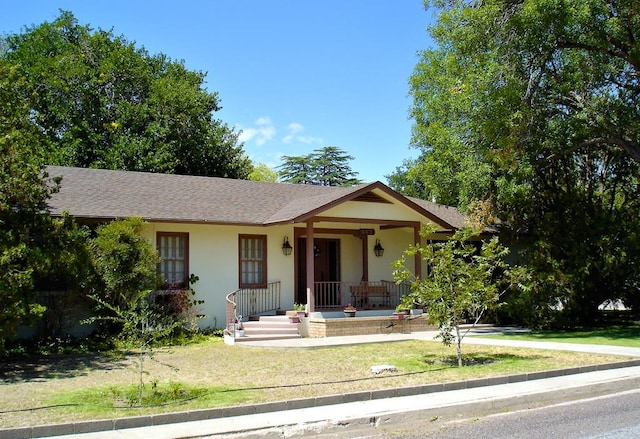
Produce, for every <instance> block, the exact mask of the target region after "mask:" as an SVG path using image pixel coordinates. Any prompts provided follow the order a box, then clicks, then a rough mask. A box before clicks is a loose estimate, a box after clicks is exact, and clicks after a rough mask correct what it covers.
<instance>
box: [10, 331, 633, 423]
mask: <svg viewBox="0 0 640 439" xmlns="http://www.w3.org/2000/svg"><path fill="white" fill-rule="evenodd" d="M464 355H465V359H466V363H467V364H469V366H466V367H463V368H458V367H456V366H455V361H454V359H455V351H454V349H453V348H446V347H444V346H442V345H441V344H440V343H436V342H425V341H406V342H394V343H375V344H369V345H357V346H345V347H335V348H328V349H318V350H290V351H287V350H267V349H245V348H240V347H232V346H227V345H225V344H224V343H222V341H221V340H220V339H211V340H209V341H207V342H204V343H200V344H197V345H191V346H181V347H175V348H171V349H164V350H161V351H156V352H155V360H157V361H150V360H149V359H147V360H145V362H144V374H143V380H144V382H145V387H146V386H151V385H152V384H154V383H155V385H157V386H169V387H173V388H184V389H197V391H196V392H195V393H193V394H192V393H189V394H187V393H185V396H187V395H195V396H193V397H191V398H190V396H187V400H185V401H175V402H173V403H170V404H163V405H159V406H154V407H145V408H130V407H128V405H127V404H123V403H122V401H121V396H120V397H118V396H117V395H118V392H119V391H121V390H122V389H125V388H129V390H130V388H131V387H132V386H134V387H135V386H136V385H137V383H138V382H139V379H140V375H139V373H140V369H139V367H138V361H139V359H138V358H137V357H136V356H127V357H122V358H113V357H112V358H106V357H98V356H95V357H94V356H78V357H58V358H44V359H42V360H40V361H38V362H36V363H33V362H32V363H18V362H16V363H5V364H0V377H1V378H2V379H3V381H2V384H1V385H0V394H2V398H1V401H0V427H15V426H29V425H36V424H38V425H40V424H48V423H58V422H69V421H71V420H82V419H96V418H111V417H123V416H135V415H140V414H147V413H161V412H170V411H179V410H192V409H198V408H207V407H220V406H229V405H235V404H248V403H259V402H266V401H276V400H283V399H291V398H303V397H312V396H319V395H330V394H339V393H346V392H352V391H360V390H374V389H383V388H391V387H403V386H413V385H421V384H428V383H436V382H447V381H458V380H466V379H473V378H483V377H489V376H498V375H506V374H512V373H522V372H530V371H539V370H549V369H557V368H563V367H571V366H577V365H586V364H596V363H603V362H611V361H620V360H621V358H620V357H615V356H607V355H592V354H579V353H573V352H557V351H542V350H533V349H519V348H512V347H491V346H473V345H466V346H465V349H464ZM377 364H392V365H395V366H396V367H397V369H398V371H397V372H396V373H383V374H381V375H373V374H372V373H371V372H370V368H371V366H373V365H377ZM167 365H171V367H167ZM120 395H121V393H120ZM119 398H120V399H119ZM189 398H190V399H189ZM45 407H46V408H45Z"/></svg>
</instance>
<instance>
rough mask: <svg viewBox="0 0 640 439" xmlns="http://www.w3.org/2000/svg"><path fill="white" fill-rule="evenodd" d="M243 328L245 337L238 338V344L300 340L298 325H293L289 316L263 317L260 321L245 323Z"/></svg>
mask: <svg viewBox="0 0 640 439" xmlns="http://www.w3.org/2000/svg"><path fill="white" fill-rule="evenodd" d="M243 326H244V336H243V337H236V338H235V341H236V342H242V341H257V340H261V341H262V340H282V339H290V338H300V332H299V331H298V323H291V322H290V321H289V318H288V317H287V316H282V315H280V316H261V317H260V320H257V321H255V320H250V321H248V322H244V323H243Z"/></svg>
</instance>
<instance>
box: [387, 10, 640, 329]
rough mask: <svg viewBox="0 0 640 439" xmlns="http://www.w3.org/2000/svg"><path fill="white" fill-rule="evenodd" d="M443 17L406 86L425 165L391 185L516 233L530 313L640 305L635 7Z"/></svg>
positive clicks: (581, 317) (586, 316)
mask: <svg viewBox="0 0 640 439" xmlns="http://www.w3.org/2000/svg"><path fill="white" fill-rule="evenodd" d="M427 5H428V6H435V7H437V8H439V15H438V20H437V22H436V24H435V25H434V26H433V27H432V28H431V35H432V36H433V39H434V41H435V42H436V44H437V46H436V48H434V49H430V50H425V51H423V52H422V53H421V57H420V61H419V62H418V64H417V65H416V67H415V70H414V73H413V74H412V76H411V78H410V87H411V95H412V96H413V107H412V111H411V115H412V117H413V119H414V121H415V124H414V128H413V133H412V143H413V145H414V146H416V147H417V148H420V149H421V152H422V154H421V156H420V158H419V159H418V160H416V161H415V162H414V163H412V162H409V163H408V164H407V166H405V167H404V168H400V169H398V170H397V171H396V173H395V174H393V175H392V178H391V181H392V183H394V182H397V184H398V185H403V186H404V187H407V188H410V189H411V190H415V189H416V188H417V189H419V190H421V191H422V196H424V197H427V198H435V199H436V200H437V201H441V202H445V203H447V204H456V205H459V206H461V207H462V208H466V207H467V206H468V205H469V204H470V203H471V202H472V201H474V200H479V199H480V200H481V199H484V200H488V201H490V202H491V203H493V205H494V207H495V211H496V213H497V214H498V216H499V217H500V218H501V219H502V220H503V221H504V224H507V225H510V226H511V227H512V231H514V232H516V231H517V232H519V233H520V235H522V232H525V234H526V236H527V238H528V241H527V245H526V250H527V255H528V257H529V261H530V262H531V263H532V264H534V265H535V266H536V267H537V269H538V275H539V277H540V278H541V279H543V280H545V282H546V285H547V288H546V289H545V290H544V294H541V295H540V296H539V297H538V298H537V300H539V302H542V303H537V304H536V306H543V305H547V306H548V305H549V304H554V305H555V304H557V303H558V301H559V302H560V303H562V304H563V305H564V310H565V315H567V316H572V317H573V319H574V321H576V320H577V321H583V322H587V321H591V320H592V319H593V318H594V316H595V310H596V308H597V305H598V304H599V303H600V302H601V301H602V300H604V299H615V298H624V299H625V302H626V303H628V304H631V305H636V306H637V304H638V302H639V300H638V298H637V296H638V294H639V286H640V277H639V275H638V270H637V263H636V262H635V261H636V260H637V257H638V255H639V254H640V220H639V216H638V212H639V208H640V204H639V201H638V200H639V199H640V197H638V195H640V192H639V181H640V166H639V164H640V154H639V152H640V151H639V150H640V148H639V145H640V124H638V123H637V121H638V120H639V119H640V107H639V106H638V102H640V81H638V75H639V71H640V68H639V67H640V42H639V41H640V4H639V3H638V2H637V1H630V0H620V1H614V0H584V1H580V2H575V1H569V0H516V1H504V0H488V1H482V2H479V1H478V2H475V1H472V2H468V1H462V0H459V1H458V0H451V1H446V0H442V1H434V2H427Z"/></svg>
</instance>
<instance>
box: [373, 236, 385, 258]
mask: <svg viewBox="0 0 640 439" xmlns="http://www.w3.org/2000/svg"><path fill="white" fill-rule="evenodd" d="M373 252H374V253H375V254H376V256H377V257H378V258H379V257H380V256H382V255H383V254H384V248H382V245H380V240H379V239H376V245H375V246H374V247H373Z"/></svg>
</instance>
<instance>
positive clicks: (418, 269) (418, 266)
mask: <svg viewBox="0 0 640 439" xmlns="http://www.w3.org/2000/svg"><path fill="white" fill-rule="evenodd" d="M413 242H414V243H415V244H420V224H418V225H415V226H413ZM413 260H414V262H413V263H414V266H415V268H414V270H415V274H416V278H418V279H420V278H421V277H422V258H421V257H420V253H416V255H415V256H414V259H413Z"/></svg>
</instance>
